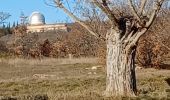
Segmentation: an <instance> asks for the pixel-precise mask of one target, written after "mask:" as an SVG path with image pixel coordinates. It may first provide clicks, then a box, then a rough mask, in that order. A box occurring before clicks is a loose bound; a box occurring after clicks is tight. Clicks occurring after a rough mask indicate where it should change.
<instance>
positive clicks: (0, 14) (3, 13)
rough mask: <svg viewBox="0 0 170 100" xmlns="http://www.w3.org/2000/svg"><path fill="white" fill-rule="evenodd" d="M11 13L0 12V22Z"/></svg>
mask: <svg viewBox="0 0 170 100" xmlns="http://www.w3.org/2000/svg"><path fill="white" fill-rule="evenodd" d="M10 16H11V15H10V14H9V13H5V12H0V24H2V23H4V21H5V20H6V19H8V18H9V17H10Z"/></svg>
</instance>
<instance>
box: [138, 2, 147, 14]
mask: <svg viewBox="0 0 170 100" xmlns="http://www.w3.org/2000/svg"><path fill="white" fill-rule="evenodd" d="M146 2H147V0H141V5H140V9H139V16H141V15H142V14H143V11H144V8H145V5H146Z"/></svg>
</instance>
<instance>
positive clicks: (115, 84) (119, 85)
mask: <svg viewBox="0 0 170 100" xmlns="http://www.w3.org/2000/svg"><path fill="white" fill-rule="evenodd" d="M128 47H129V46H127V45H125V44H123V43H122V42H121V41H120V33H119V31H115V30H114V29H111V32H109V33H108V34H107V58H106V64H107V76H106V77H107V78H106V91H105V95H106V96H113V95H114V96H135V94H136V92H137V88H136V75H135V63H134V59H135V54H136V47H135V46H133V47H130V48H128Z"/></svg>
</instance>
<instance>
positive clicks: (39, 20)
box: [29, 12, 45, 25]
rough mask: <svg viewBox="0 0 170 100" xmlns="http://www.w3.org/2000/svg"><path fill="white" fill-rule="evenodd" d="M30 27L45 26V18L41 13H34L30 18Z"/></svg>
mask: <svg viewBox="0 0 170 100" xmlns="http://www.w3.org/2000/svg"><path fill="white" fill-rule="evenodd" d="M29 24H30V25H42V24H45V17H44V15H43V14H41V13H40V12H33V13H32V14H31V16H30V17H29Z"/></svg>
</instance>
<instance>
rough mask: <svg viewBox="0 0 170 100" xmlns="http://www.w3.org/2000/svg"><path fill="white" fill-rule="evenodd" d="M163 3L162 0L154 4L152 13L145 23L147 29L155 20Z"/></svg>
mask: <svg viewBox="0 0 170 100" xmlns="http://www.w3.org/2000/svg"><path fill="white" fill-rule="evenodd" d="M163 2H164V0H157V1H156V4H155V6H154V8H153V11H152V14H151V16H150V18H149V21H148V22H147V23H146V27H147V28H149V27H150V26H151V24H152V23H153V21H154V19H155V18H156V15H157V14H158V12H159V10H160V8H161V6H162V4H163Z"/></svg>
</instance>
